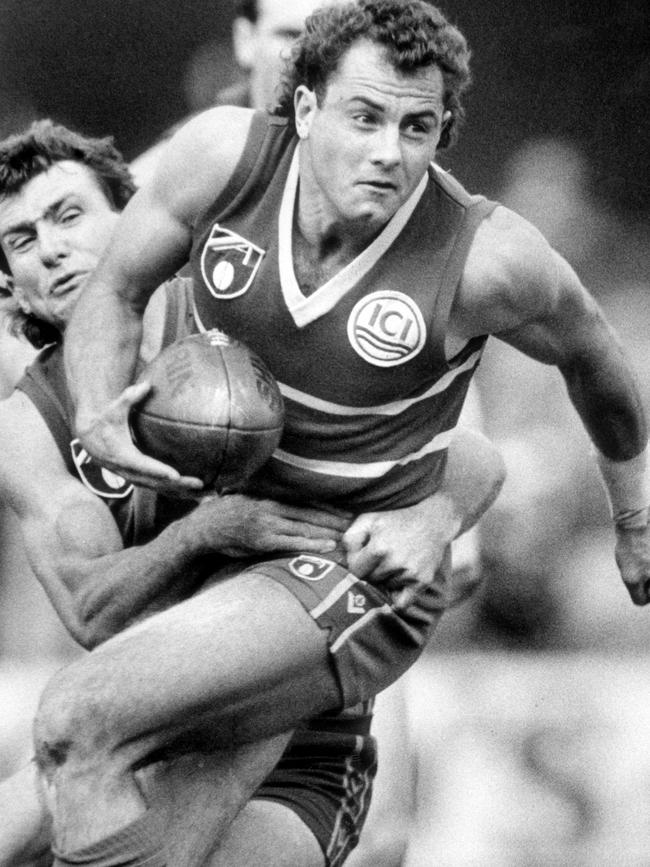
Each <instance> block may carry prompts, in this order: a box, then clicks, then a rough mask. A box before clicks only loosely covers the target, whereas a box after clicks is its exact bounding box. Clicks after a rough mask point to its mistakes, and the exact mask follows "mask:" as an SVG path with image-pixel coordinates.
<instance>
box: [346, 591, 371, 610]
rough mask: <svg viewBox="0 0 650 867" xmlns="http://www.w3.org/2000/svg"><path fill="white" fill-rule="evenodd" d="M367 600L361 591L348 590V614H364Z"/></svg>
mask: <svg viewBox="0 0 650 867" xmlns="http://www.w3.org/2000/svg"><path fill="white" fill-rule="evenodd" d="M367 603H368V600H367V599H366V597H365V596H364V595H363V593H352V592H351V591H350V590H348V614H365V613H366V605H367Z"/></svg>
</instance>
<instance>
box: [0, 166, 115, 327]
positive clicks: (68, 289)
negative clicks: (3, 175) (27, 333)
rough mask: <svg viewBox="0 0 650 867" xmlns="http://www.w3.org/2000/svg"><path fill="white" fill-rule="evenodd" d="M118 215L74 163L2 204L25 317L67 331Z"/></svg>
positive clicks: (1, 223)
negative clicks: (68, 323) (30, 316)
mask: <svg viewBox="0 0 650 867" xmlns="http://www.w3.org/2000/svg"><path fill="white" fill-rule="evenodd" d="M118 216H119V215H118V213H117V212H116V211H114V210H113V209H112V208H111V204H110V202H109V201H108V199H107V198H106V195H105V194H104V192H103V190H102V188H101V187H100V185H99V182H98V181H97V179H96V177H95V175H94V174H93V172H92V171H91V169H89V168H88V167H87V166H85V165H83V164H82V163H78V162H74V161H72V160H63V161H61V162H59V163H56V164H55V165H53V166H52V167H51V168H50V169H48V170H47V171H45V172H43V173H41V174H39V175H37V176H36V177H34V178H32V180H30V181H28V182H27V183H26V184H25V185H24V186H23V187H22V188H21V189H20V190H19V191H18V192H17V193H15V194H14V195H11V196H7V198H5V199H3V200H1V201H0V243H1V244H2V249H3V251H4V253H5V256H6V257H7V261H8V263H9V267H10V269H11V274H12V277H13V282H14V294H15V296H16V298H17V299H18V301H19V303H20V305H21V307H22V308H23V310H25V312H27V313H32V314H33V315H34V316H37V317H38V318H39V319H43V320H45V321H47V322H50V323H52V324H53V325H56V326H57V327H58V328H64V327H65V325H66V324H67V322H68V320H69V318H70V316H71V314H72V310H73V308H74V305H75V304H76V301H77V299H78V297H79V293H80V292H81V291H82V289H83V287H84V285H85V283H86V280H87V279H88V276H89V275H90V274H91V272H92V271H93V270H94V269H95V267H96V265H97V263H98V261H99V258H100V256H101V255H102V254H103V252H104V250H105V249H106V245H107V244H108V241H109V239H110V237H111V234H112V232H113V228H114V226H115V222H116V220H117V218H118Z"/></svg>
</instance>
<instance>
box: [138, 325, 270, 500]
mask: <svg viewBox="0 0 650 867" xmlns="http://www.w3.org/2000/svg"><path fill="white" fill-rule="evenodd" d="M143 380H147V381H148V382H150V383H151V384H152V386H153V388H152V391H151V393H150V394H149V395H148V396H147V397H146V398H145V399H144V400H143V401H142V402H141V403H140V404H138V405H137V406H136V407H134V409H133V410H132V412H131V415H130V419H129V422H130V426H131V434H132V436H133V440H134V442H135V444H136V445H137V446H138V448H140V449H141V451H143V452H144V453H145V454H148V455H150V456H151V457H154V458H157V459H158V460H160V461H163V462H164V463H166V464H169V465H170V466H172V467H174V468H175V469H176V470H178V472H179V473H181V474H182V475H185V476H196V477H197V478H199V479H201V480H202V481H203V483H204V485H205V486H206V488H210V489H215V490H223V489H224V488H237V487H240V486H241V485H242V483H243V482H245V481H246V479H247V478H249V477H250V476H251V475H252V474H253V473H254V472H255V471H256V470H258V469H259V468H260V467H261V466H262V465H263V464H264V463H266V461H267V460H268V459H269V458H270V456H271V454H272V453H273V451H274V450H275V448H276V447H277V445H278V443H279V441H280V436H281V434H282V423H283V420H284V404H283V401H282V395H281V394H280V390H279V388H278V385H277V383H276V381H275V379H274V378H273V375H272V374H271V372H270V371H269V369H268V368H267V367H266V365H265V364H264V362H263V361H262V360H261V359H260V358H259V357H258V356H257V355H255V353H254V352H252V351H251V350H250V349H249V348H248V347H247V346H245V344H243V343H242V342H241V341H239V340H235V339H233V338H230V337H228V336H227V335H226V334H224V333H223V332H222V331H219V330H217V329H213V330H212V331H207V332H205V333H203V334H192V335H190V336H189V337H185V338H183V339H182V340H179V341H177V342H176V343H173V344H171V346H168V347H167V348H166V349H163V351H162V352H161V353H160V355H158V356H157V357H156V358H154V359H153V361H152V362H151V363H150V364H149V365H147V367H146V368H144V370H143V371H142V372H141V373H140V375H139V377H138V382H142V381H143Z"/></svg>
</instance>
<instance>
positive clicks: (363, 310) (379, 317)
mask: <svg viewBox="0 0 650 867" xmlns="http://www.w3.org/2000/svg"><path fill="white" fill-rule="evenodd" d="M426 336H427V329H426V325H425V324H424V319H423V317H422V313H421V311H420V308H419V307H418V305H417V304H416V303H415V301H413V299H412V298H409V296H408V295H404V294H403V293H402V292H394V291H392V290H389V289H387V290H385V291H379V292H373V293H372V294H371V295H367V296H366V297H365V298H362V299H361V301H359V302H357V304H355V305H354V308H353V310H352V313H350V318H349V319H348V340H349V341H350V343H351V345H352V348H353V349H354V350H355V352H357V353H358V354H359V355H360V356H361V358H363V359H364V360H365V361H369V362H370V364H375V365H377V367H394V366H395V365H396V364H404V362H406V361H410V359H411V358H414V357H415V356H416V355H417V354H418V352H420V350H421V349H422V347H423V346H424V342H425V340H426Z"/></svg>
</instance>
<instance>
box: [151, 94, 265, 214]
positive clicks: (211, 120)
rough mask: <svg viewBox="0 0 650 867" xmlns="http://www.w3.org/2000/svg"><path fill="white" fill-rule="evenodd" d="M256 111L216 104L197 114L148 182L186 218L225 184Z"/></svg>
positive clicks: (170, 145)
mask: <svg viewBox="0 0 650 867" xmlns="http://www.w3.org/2000/svg"><path fill="white" fill-rule="evenodd" d="M254 116H255V112H254V111H253V110H252V109H248V108H240V107H237V106H230V105H228V106H217V107H216V108H212V109H210V110H209V111H206V112H203V113H201V114H199V115H197V116H196V117H194V118H192V119H191V120H190V121H188V123H186V124H185V125H184V126H183V127H181V129H179V131H178V132H177V133H176V134H175V135H174V136H173V137H172V138H171V139H170V140H169V142H168V143H167V144H166V146H165V147H164V149H163V150H162V152H161V153H160V156H159V160H158V164H157V166H156V169H155V171H154V173H153V176H152V177H151V179H150V181H148V183H146V184H145V185H144V187H143V190H144V191H148V193H149V195H150V197H151V198H152V200H153V201H156V200H161V201H163V202H164V203H165V204H166V206H167V207H170V206H171V210H173V211H174V212H175V213H176V214H178V215H179V216H180V217H181V218H183V219H184V221H185V222H187V223H190V224H191V223H193V222H194V220H195V218H196V216H197V214H198V213H202V212H203V210H205V208H206V207H209V205H210V204H211V203H212V202H213V201H214V199H215V198H216V197H217V196H218V195H219V194H220V193H221V192H222V191H223V190H224V189H225V187H226V185H227V183H228V181H229V180H230V177H231V175H232V174H233V173H234V171H235V169H236V167H237V164H238V162H239V160H240V158H241V155H242V153H243V151H244V148H245V146H246V142H247V140H248V135H249V132H250V129H251V125H252V122H253V117H254Z"/></svg>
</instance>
